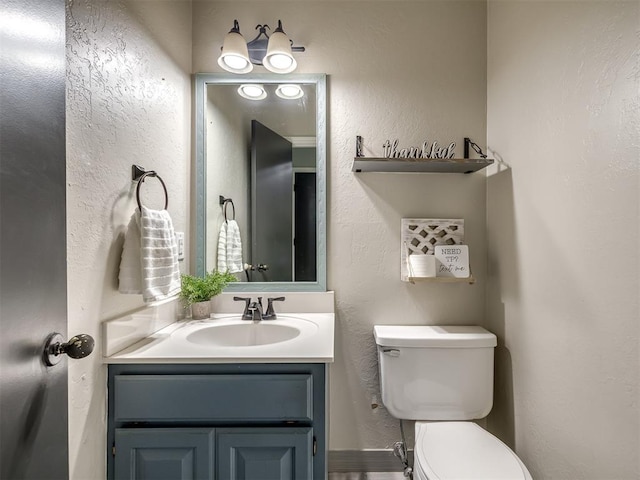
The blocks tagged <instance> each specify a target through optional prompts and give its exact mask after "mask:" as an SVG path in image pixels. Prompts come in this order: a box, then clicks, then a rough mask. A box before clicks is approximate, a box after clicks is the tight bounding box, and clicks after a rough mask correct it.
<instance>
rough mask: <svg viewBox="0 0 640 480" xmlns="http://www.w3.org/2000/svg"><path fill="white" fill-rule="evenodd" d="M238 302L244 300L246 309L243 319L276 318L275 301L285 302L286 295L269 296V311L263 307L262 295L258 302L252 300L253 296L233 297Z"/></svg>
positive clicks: (257, 320)
mask: <svg viewBox="0 0 640 480" xmlns="http://www.w3.org/2000/svg"><path fill="white" fill-rule="evenodd" d="M233 299H234V300H235V301H236V302H240V301H242V302H244V311H243V312H242V319H243V320H252V321H254V322H259V321H261V320H275V319H276V318H278V317H277V316H276V312H275V309H274V308H273V302H283V301H284V300H285V298H284V297H275V298H267V311H266V312H265V311H264V310H263V307H262V297H258V301H257V302H252V301H251V298H247V297H233Z"/></svg>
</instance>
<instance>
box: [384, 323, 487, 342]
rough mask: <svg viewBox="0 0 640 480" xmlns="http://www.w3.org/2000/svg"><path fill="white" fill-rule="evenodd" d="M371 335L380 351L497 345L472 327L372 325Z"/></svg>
mask: <svg viewBox="0 0 640 480" xmlns="http://www.w3.org/2000/svg"><path fill="white" fill-rule="evenodd" d="M373 335H374V337H375V339H376V343H377V344H378V345H380V346H382V347H434V348H478V347H495V346H496V344H497V340H496V336H495V335H494V334H493V333H491V332H489V331H488V330H485V329H484V328H482V327H478V326H475V325H467V326H462V325H375V326H374V327H373Z"/></svg>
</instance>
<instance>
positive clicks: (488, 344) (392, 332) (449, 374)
mask: <svg viewBox="0 0 640 480" xmlns="http://www.w3.org/2000/svg"><path fill="white" fill-rule="evenodd" d="M374 337H375V340H376V343H377V345H378V366H379V374H380V390H381V393H382V403H383V404H384V406H385V407H386V408H387V410H388V411H389V413H391V414H392V415H393V416H394V417H396V418H404V419H410V420H472V419H476V418H482V417H485V416H487V414H488V413H489V411H491V407H492V405H493V352H494V349H495V346H496V336H495V335H494V334H493V333H491V332H489V331H487V330H485V329H484V328H482V327H476V326H423V325H421V326H399V325H376V326H375V327H374Z"/></svg>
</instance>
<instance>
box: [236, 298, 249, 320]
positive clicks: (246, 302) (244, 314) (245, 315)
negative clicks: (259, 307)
mask: <svg viewBox="0 0 640 480" xmlns="http://www.w3.org/2000/svg"><path fill="white" fill-rule="evenodd" d="M233 300H234V301H236V302H240V301H244V312H242V318H244V319H247V318H251V315H250V313H249V305H250V304H251V297H249V298H246V297H233Z"/></svg>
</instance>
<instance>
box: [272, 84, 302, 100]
mask: <svg viewBox="0 0 640 480" xmlns="http://www.w3.org/2000/svg"><path fill="white" fill-rule="evenodd" d="M276 95H277V96H279V97H280V98H284V99H285V100H295V99H297V98H302V96H303V95H304V92H303V91H302V87H300V85H297V84H295V83H285V84H283V85H278V88H276Z"/></svg>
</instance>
